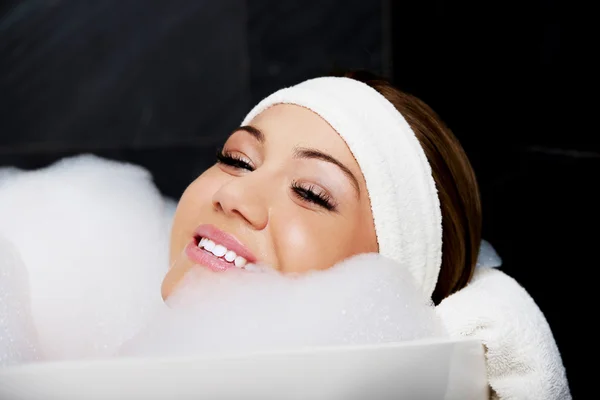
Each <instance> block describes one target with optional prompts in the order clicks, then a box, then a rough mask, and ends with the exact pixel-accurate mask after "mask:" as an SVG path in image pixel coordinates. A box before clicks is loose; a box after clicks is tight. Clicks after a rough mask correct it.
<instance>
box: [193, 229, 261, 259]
mask: <svg viewBox="0 0 600 400" xmlns="http://www.w3.org/2000/svg"><path fill="white" fill-rule="evenodd" d="M194 234H195V235H196V236H200V237H202V238H206V239H210V240H212V241H213V242H215V243H216V244H220V245H223V246H225V247H226V248H227V250H231V251H233V252H234V253H235V254H236V255H238V256H240V257H244V258H245V259H246V261H248V262H249V263H254V262H256V257H255V256H254V254H252V252H251V251H250V250H248V248H247V247H246V246H244V245H243V244H242V242H240V241H239V240H238V239H237V238H236V237H235V236H233V235H230V234H229V233H227V232H223V231H222V230H220V229H219V228H217V227H216V226H214V225H209V224H205V225H200V226H199V227H197V228H196V230H195V231H194Z"/></svg>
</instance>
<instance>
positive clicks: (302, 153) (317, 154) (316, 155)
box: [294, 147, 360, 195]
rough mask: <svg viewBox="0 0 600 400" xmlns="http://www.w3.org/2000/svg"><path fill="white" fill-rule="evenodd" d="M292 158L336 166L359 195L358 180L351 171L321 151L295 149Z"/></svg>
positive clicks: (302, 148)
mask: <svg viewBox="0 0 600 400" xmlns="http://www.w3.org/2000/svg"><path fill="white" fill-rule="evenodd" d="M294 157H295V158H307V159H315V160H321V161H325V162H328V163H331V164H334V165H336V166H337V167H338V168H339V169H341V170H342V172H343V173H344V174H345V175H346V176H347V177H348V178H350V181H351V182H352V186H354V189H356V194H357V195H358V194H360V186H359V185H358V179H356V176H354V174H353V173H352V171H350V169H348V167H346V166H345V165H344V164H342V163H341V162H339V161H338V160H336V159H335V158H333V157H332V156H330V155H329V154H327V153H323V152H322V151H320V150H317V149H308V148H305V147H297V148H296V149H295V150H294Z"/></svg>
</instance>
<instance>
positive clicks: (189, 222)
mask: <svg viewBox="0 0 600 400" xmlns="http://www.w3.org/2000/svg"><path fill="white" fill-rule="evenodd" d="M219 185H220V184H219V181H218V179H216V176H215V174H214V172H213V171H211V170H208V171H207V172H205V173H204V174H202V175H200V176H199V177H198V178H197V179H196V180H195V181H194V182H192V183H191V184H190V185H189V186H188V187H187V188H186V190H185V191H184V192H183V194H182V196H181V198H180V199H179V202H178V204H177V210H176V211H175V218H174V220H173V226H172V228H171V246H170V248H171V262H173V260H174V257H178V256H179V254H180V252H181V251H183V248H184V247H185V246H186V245H187V243H188V242H189V240H190V239H191V236H192V234H193V231H194V229H196V227H197V226H198V224H199V223H200V221H202V220H203V216H204V215H206V214H207V213H209V212H210V210H212V198H213V194H214V193H215V191H216V190H217V189H218V188H219V187H220V186H219Z"/></svg>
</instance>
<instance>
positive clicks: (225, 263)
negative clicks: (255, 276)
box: [189, 236, 261, 272]
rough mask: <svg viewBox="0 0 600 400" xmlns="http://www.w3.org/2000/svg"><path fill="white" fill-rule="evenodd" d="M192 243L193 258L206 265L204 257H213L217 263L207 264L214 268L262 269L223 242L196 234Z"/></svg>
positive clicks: (220, 269)
mask: <svg viewBox="0 0 600 400" xmlns="http://www.w3.org/2000/svg"><path fill="white" fill-rule="evenodd" d="M190 245H193V247H194V248H193V249H190V251H189V253H191V254H190V255H191V258H192V259H194V260H195V261H198V262H199V263H200V264H203V265H205V263H203V261H204V260H203V259H204V258H205V257H206V256H208V257H210V258H212V259H213V260H214V261H215V263H209V265H205V266H207V267H209V268H211V269H213V270H219V271H223V270H227V269H240V270H246V271H253V272H257V271H260V270H261V269H260V268H259V267H258V266H257V265H256V264H253V263H249V262H248V260H247V259H246V258H244V257H242V256H239V255H237V254H236V252H235V251H233V250H229V249H228V248H227V247H225V246H224V245H223V244H221V243H217V242H215V241H214V240H211V239H208V238H205V237H201V236H195V237H194V241H193V242H192V243H190ZM190 247H191V246H190Z"/></svg>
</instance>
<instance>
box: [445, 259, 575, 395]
mask: <svg viewBox="0 0 600 400" xmlns="http://www.w3.org/2000/svg"><path fill="white" fill-rule="evenodd" d="M437 311H438V315H439V316H440V317H441V318H442V320H443V322H444V324H445V326H446V328H447V330H448V332H449V333H450V335H451V336H454V337H474V338H477V339H479V340H481V341H482V342H483V344H484V346H485V348H486V358H487V375H488V381H489V385H490V387H491V389H492V391H491V398H492V399H500V400H509V399H519V400H525V399H527V400H528V399H540V400H555V399H560V400H563V399H571V394H570V391H569V386H568V382H567V378H566V373H565V369H564V367H563V364H562V359H561V356H560V353H559V351H558V348H557V346H556V343H555V341H554V337H553V335H552V332H551V330H550V327H549V325H548V323H547V321H546V319H545V317H544V315H543V313H542V312H541V310H540V309H539V308H538V306H537V305H536V304H535V302H534V301H533V299H532V298H531V297H530V296H529V294H528V293H527V291H526V290H525V289H524V288H523V287H521V286H520V285H519V284H518V283H517V282H516V281H515V280H514V279H513V278H511V277H509V276H508V275H506V274H505V273H503V272H502V271H500V270H498V269H495V268H478V269H476V271H475V275H474V276H473V278H472V280H471V282H470V283H469V285H468V286H467V287H465V288H463V289H462V290H460V291H458V292H456V293H455V294H453V295H451V296H450V297H448V298H446V299H445V300H444V301H442V303H440V304H439V305H438V306H437Z"/></svg>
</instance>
